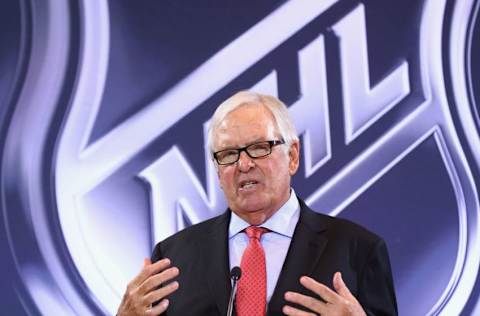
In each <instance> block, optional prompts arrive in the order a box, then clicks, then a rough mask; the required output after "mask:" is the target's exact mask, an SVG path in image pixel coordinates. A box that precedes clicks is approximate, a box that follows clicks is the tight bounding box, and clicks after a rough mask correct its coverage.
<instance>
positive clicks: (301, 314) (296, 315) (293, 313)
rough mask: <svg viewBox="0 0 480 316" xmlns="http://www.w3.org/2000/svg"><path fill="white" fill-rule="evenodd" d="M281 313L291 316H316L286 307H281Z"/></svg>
mask: <svg viewBox="0 0 480 316" xmlns="http://www.w3.org/2000/svg"><path fill="white" fill-rule="evenodd" d="M282 312H283V313H284V314H285V315H291V316H316V314H314V313H309V312H304V311H301V310H299V309H296V308H294V307H291V306H288V305H285V306H283V308H282Z"/></svg>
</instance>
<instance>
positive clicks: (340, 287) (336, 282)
mask: <svg viewBox="0 0 480 316" xmlns="http://www.w3.org/2000/svg"><path fill="white" fill-rule="evenodd" d="M333 287H334V288H335V291H337V293H338V294H340V296H342V297H344V298H347V299H352V298H353V295H352V293H351V292H350V290H349V289H348V287H347V285H346V284H345V282H343V278H342V274H341V273H340V272H335V274H334V275H333Z"/></svg>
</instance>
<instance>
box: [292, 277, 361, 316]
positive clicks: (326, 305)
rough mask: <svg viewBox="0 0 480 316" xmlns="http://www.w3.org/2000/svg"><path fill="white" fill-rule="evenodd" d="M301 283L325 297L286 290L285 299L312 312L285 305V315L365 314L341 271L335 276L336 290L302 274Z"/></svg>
mask: <svg viewBox="0 0 480 316" xmlns="http://www.w3.org/2000/svg"><path fill="white" fill-rule="evenodd" d="M300 283H301V284H302V285H303V286H304V287H305V288H307V289H309V290H310V291H312V292H313V293H315V294H317V295H318V296H319V297H321V298H322V299H323V301H322V300H320V299H318V298H314V297H311V296H306V295H303V294H300V293H296V292H286V293H285V299H286V300H287V301H288V302H291V303H296V304H298V305H301V306H303V307H305V308H307V309H308V310H310V311H311V312H305V311H301V310H299V309H297V308H294V307H291V306H288V305H285V306H284V307H283V312H284V313H285V315H292V316H311V315H319V314H320V315H322V316H365V315H366V314H365V311H364V310H363V308H362V306H360V303H359V302H358V301H357V299H356V298H355V297H354V296H353V295H352V293H350V290H349V289H348V287H347V286H346V285H345V283H344V282H343V279H342V275H341V273H340V272H336V273H335V275H334V276H333V287H334V288H335V291H333V290H331V289H330V288H328V286H326V285H323V284H322V283H319V282H317V281H315V280H314V279H312V278H309V277H306V276H302V277H301V278H300Z"/></svg>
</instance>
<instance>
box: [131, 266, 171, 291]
mask: <svg viewBox="0 0 480 316" xmlns="http://www.w3.org/2000/svg"><path fill="white" fill-rule="evenodd" d="M179 274H180V270H179V269H178V268H177V267H171V268H168V269H166V270H164V271H162V272H160V273H158V274H155V275H153V276H150V277H149V278H148V279H147V280H145V282H143V283H142V284H141V285H140V289H139V290H140V292H141V293H148V292H150V291H151V290H152V289H154V288H157V287H159V286H160V285H161V284H162V283H165V282H167V281H170V280H172V279H173V278H175V277H177V276H178V275H179Z"/></svg>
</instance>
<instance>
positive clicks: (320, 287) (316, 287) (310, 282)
mask: <svg viewBox="0 0 480 316" xmlns="http://www.w3.org/2000/svg"><path fill="white" fill-rule="evenodd" d="M300 283H301V284H302V285H303V286H304V287H305V288H307V289H309V290H310V291H312V292H313V293H315V294H317V295H318V296H320V297H321V298H322V299H323V300H324V301H326V302H329V303H332V302H334V301H335V300H336V299H337V296H338V294H337V293H335V292H334V291H332V290H331V289H330V288H329V287H328V286H326V285H324V284H322V283H320V282H317V281H315V280H314V279H312V278H310V277H307V276H302V277H301V278H300Z"/></svg>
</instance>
